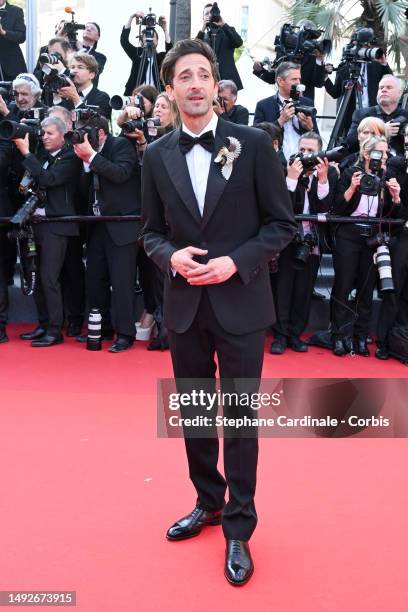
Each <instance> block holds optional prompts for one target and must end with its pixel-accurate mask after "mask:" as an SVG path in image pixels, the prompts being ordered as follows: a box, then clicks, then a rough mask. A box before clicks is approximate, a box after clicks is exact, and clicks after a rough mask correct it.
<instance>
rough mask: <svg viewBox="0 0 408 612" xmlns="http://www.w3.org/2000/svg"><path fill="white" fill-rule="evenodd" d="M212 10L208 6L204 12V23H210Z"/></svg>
mask: <svg viewBox="0 0 408 612" xmlns="http://www.w3.org/2000/svg"><path fill="white" fill-rule="evenodd" d="M211 9H212V6H207V7H206V8H205V9H204V12H203V17H204V21H210V15H211Z"/></svg>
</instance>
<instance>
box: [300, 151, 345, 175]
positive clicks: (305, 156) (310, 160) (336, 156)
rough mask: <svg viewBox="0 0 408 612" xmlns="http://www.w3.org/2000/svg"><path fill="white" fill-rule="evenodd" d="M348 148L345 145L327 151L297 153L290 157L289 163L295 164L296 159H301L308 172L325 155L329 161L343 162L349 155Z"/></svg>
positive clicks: (304, 168)
mask: <svg viewBox="0 0 408 612" xmlns="http://www.w3.org/2000/svg"><path fill="white" fill-rule="evenodd" d="M347 153H348V149H347V147H346V146H345V145H341V146H339V147H334V148H333V149H327V150H326V151H318V152H317V153H300V152H299V153H295V154H294V155H291V156H290V158H289V164H293V162H294V161H295V159H300V161H301V162H302V166H303V171H304V172H305V171H306V172H307V171H308V170H311V169H312V168H315V167H316V166H317V165H318V163H319V158H320V159H321V160H323V159H324V158H325V157H326V158H327V160H328V161H329V162H341V161H342V160H343V159H344V157H345V156H346V155H347Z"/></svg>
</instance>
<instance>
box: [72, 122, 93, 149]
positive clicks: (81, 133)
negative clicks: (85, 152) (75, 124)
mask: <svg viewBox="0 0 408 612" xmlns="http://www.w3.org/2000/svg"><path fill="white" fill-rule="evenodd" d="M85 134H88V141H89V144H90V145H91V147H92V148H93V149H94V150H95V151H97V150H98V147H99V127H98V126H97V125H89V124H88V125H84V126H83V127H80V128H76V129H75V130H74V131H73V132H72V134H71V144H73V145H76V144H81V143H83V142H85Z"/></svg>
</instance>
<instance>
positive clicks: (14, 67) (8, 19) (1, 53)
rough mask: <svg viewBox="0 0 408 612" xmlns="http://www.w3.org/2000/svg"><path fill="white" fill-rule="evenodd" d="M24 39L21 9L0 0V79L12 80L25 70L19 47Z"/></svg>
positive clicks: (24, 32) (24, 30)
mask: <svg viewBox="0 0 408 612" xmlns="http://www.w3.org/2000/svg"><path fill="white" fill-rule="evenodd" d="M25 39H26V27H25V23H24V13H23V11H22V9H21V8H20V7H18V6H13V5H11V4H9V3H8V2H5V0H0V81H12V80H13V79H15V78H16V76H17V74H19V73H20V72H26V71H27V66H26V63H25V61H24V56H23V54H22V51H21V49H20V45H21V44H22V43H24V42H25Z"/></svg>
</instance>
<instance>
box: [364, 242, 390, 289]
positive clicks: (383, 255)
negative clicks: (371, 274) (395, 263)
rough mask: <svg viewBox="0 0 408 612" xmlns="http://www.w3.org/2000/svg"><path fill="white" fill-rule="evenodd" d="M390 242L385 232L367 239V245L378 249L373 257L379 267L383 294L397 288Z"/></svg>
mask: <svg viewBox="0 0 408 612" xmlns="http://www.w3.org/2000/svg"><path fill="white" fill-rule="evenodd" d="M390 242H391V239H390V236H389V235H388V234H383V233H379V234H376V235H375V236H373V237H372V238H369V239H368V240H367V241H366V243H367V246H369V247H371V248H375V249H376V251H375V253H374V255H373V259H374V263H375V264H376V266H377V269H378V275H379V277H380V292H381V293H382V294H384V293H393V292H394V289H395V288H394V282H393V279H392V263H391V255H390V249H389V245H390Z"/></svg>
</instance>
